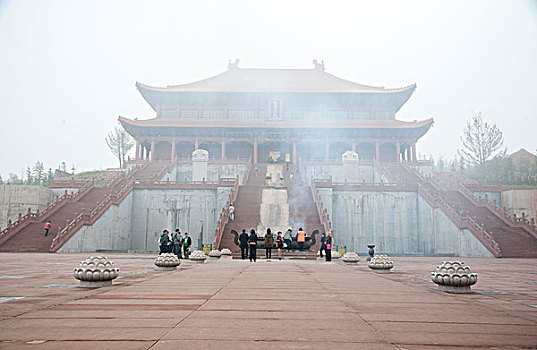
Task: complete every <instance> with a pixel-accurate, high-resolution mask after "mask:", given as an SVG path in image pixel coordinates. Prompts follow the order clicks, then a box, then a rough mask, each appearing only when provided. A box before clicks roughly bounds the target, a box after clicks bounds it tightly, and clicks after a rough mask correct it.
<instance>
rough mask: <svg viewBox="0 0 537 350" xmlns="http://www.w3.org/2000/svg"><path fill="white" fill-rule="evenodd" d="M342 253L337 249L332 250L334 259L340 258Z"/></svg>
mask: <svg viewBox="0 0 537 350" xmlns="http://www.w3.org/2000/svg"><path fill="white" fill-rule="evenodd" d="M340 258H341V254H340V253H339V252H338V251H337V250H332V259H340Z"/></svg>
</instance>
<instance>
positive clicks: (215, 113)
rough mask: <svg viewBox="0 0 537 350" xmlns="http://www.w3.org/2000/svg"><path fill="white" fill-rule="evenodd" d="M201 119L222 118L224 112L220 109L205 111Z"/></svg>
mask: <svg viewBox="0 0 537 350" xmlns="http://www.w3.org/2000/svg"><path fill="white" fill-rule="evenodd" d="M202 117H203V118H224V110H222V109H205V110H203V112H202Z"/></svg>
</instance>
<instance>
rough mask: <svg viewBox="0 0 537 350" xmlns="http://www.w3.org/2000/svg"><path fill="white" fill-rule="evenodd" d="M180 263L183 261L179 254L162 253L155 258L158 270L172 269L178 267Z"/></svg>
mask: <svg viewBox="0 0 537 350" xmlns="http://www.w3.org/2000/svg"><path fill="white" fill-rule="evenodd" d="M180 264H181V261H180V260H179V259H178V258H177V255H175V254H172V253H164V254H161V255H159V256H158V257H157V258H156V259H155V265H156V266H157V269H158V270H163V271H172V270H175V269H177V266H179V265H180Z"/></svg>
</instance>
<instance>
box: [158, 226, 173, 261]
mask: <svg viewBox="0 0 537 350" xmlns="http://www.w3.org/2000/svg"><path fill="white" fill-rule="evenodd" d="M169 242H170V237H169V236H168V230H164V231H162V234H161V235H160V239H159V241H158V245H159V248H160V253H159V255H160V254H163V253H167V252H168V246H169V245H168V243H169Z"/></svg>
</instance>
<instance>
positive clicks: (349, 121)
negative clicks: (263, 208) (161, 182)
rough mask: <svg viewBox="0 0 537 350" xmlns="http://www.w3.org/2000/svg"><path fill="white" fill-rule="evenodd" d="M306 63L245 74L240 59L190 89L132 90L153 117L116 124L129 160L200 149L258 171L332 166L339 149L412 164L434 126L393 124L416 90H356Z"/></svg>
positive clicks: (321, 67) (185, 155) (168, 156)
mask: <svg viewBox="0 0 537 350" xmlns="http://www.w3.org/2000/svg"><path fill="white" fill-rule="evenodd" d="M313 63H314V68H312V69H245V68H239V61H238V60H237V61H235V62H234V63H232V62H230V63H229V67H228V70H227V71H225V72H223V73H221V74H219V75H216V76H214V77H211V78H208V79H205V80H201V81H197V82H193V83H189V84H183V85H174V86H167V87H151V86H148V85H144V84H142V83H136V87H137V89H138V90H139V91H140V93H141V94H142V96H143V97H144V99H145V100H146V101H147V103H149V105H150V106H151V107H152V108H153V109H154V110H155V112H156V117H155V118H154V119H149V120H137V119H134V120H132V119H127V118H125V117H120V118H119V121H120V122H121V124H122V125H123V127H124V128H125V130H127V132H128V133H129V134H130V135H132V136H133V137H134V138H135V140H136V159H149V160H171V159H176V158H188V157H190V155H191V154H192V152H193V151H194V150H196V149H204V150H207V151H208V152H209V158H210V159H237V158H238V159H251V160H252V161H253V162H254V163H256V164H257V163H266V162H268V161H269V160H270V161H271V162H274V161H276V162H278V161H281V162H290V163H296V162H297V160H299V159H300V160H304V161H323V162H327V161H339V160H340V159H341V155H342V154H343V153H344V152H346V151H355V152H356V153H358V155H359V157H360V159H361V160H369V161H372V160H376V161H381V162H397V161H415V160H416V159H417V158H416V154H417V151H416V142H417V141H418V139H419V138H420V137H422V136H423V135H424V134H425V133H426V132H427V130H428V129H429V128H430V127H431V125H432V124H433V120H432V119H426V120H422V121H413V122H404V121H399V120H396V119H395V114H396V113H397V111H398V110H399V109H400V108H401V107H402V106H403V105H404V104H405V103H406V101H407V100H408V99H409V98H410V96H411V95H412V93H413V92H414V90H415V89H416V85H415V84H413V85H409V86H406V87H402V88H395V89H386V88H384V87H373V86H366V85H361V84H358V83H354V82H351V81H348V80H344V79H341V78H338V77H336V76H334V75H331V74H329V73H327V72H326V71H325V67H324V63H322V62H317V61H316V60H315V61H313ZM269 157H270V158H271V159H269Z"/></svg>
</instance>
